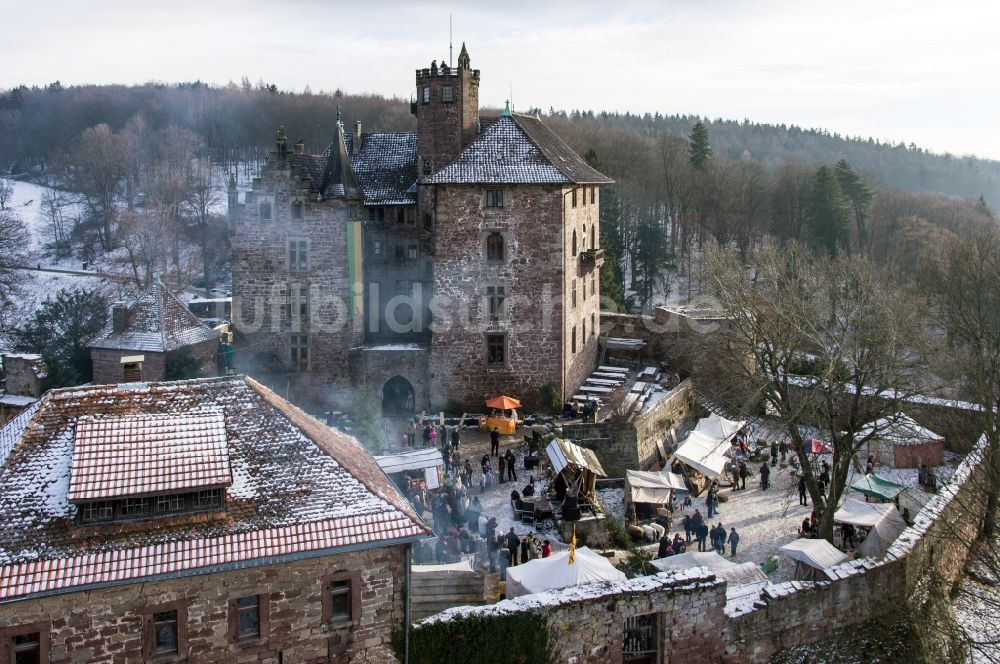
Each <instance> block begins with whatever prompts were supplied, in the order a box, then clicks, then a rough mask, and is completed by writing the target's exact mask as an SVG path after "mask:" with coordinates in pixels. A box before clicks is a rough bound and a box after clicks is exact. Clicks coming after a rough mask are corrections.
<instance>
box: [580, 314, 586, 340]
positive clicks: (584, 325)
mask: <svg viewBox="0 0 1000 664" xmlns="http://www.w3.org/2000/svg"><path fill="white" fill-rule="evenodd" d="M580 344H581V345H584V346H585V345H586V344H587V321H586V320H584V321H583V334H581V335H580Z"/></svg>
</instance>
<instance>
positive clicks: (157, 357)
mask: <svg viewBox="0 0 1000 664" xmlns="http://www.w3.org/2000/svg"><path fill="white" fill-rule="evenodd" d="M212 343H214V344H215V346H216V347H218V345H219V344H218V342H215V341H213V342H212ZM129 355H142V356H143V361H142V380H143V381H156V380H163V375H164V373H165V372H166V368H167V355H166V353H147V352H138V351H134V350H112V349H109V348H91V349H90V362H91V365H92V366H93V370H94V378H93V382H94V383H95V384H97V385H113V384H117V383H120V382H122V380H123V378H124V373H125V365H123V364H122V362H121V360H122V358H123V357H126V356H129ZM212 369H213V371H214V369H215V367H214V366H213V367H212Z"/></svg>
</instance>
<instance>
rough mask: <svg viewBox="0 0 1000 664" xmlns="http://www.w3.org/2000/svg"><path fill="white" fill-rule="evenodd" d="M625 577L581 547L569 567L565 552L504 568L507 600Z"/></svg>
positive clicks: (601, 557) (567, 555) (606, 561)
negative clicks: (505, 571)
mask: <svg viewBox="0 0 1000 664" xmlns="http://www.w3.org/2000/svg"><path fill="white" fill-rule="evenodd" d="M627 579H628V577H626V576H625V574H624V573H623V572H621V571H620V570H617V569H615V567H614V565H612V564H611V562H610V561H608V559H607V558H605V557H604V556H602V555H600V554H598V553H594V552H593V551H591V550H590V549H589V548H588V547H585V546H582V547H579V548H578V549H577V550H576V556H575V558H574V562H573V564H572V565H570V564H569V551H560V552H559V553H553V554H552V555H551V556H549V557H548V558H537V559H535V560H532V561H531V562H528V563H525V564H523V565H517V566H516V567H508V568H507V598H508V599H513V598H514V597H520V596H521V595H530V594H533V593H540V592H544V591H546V590H561V589H562V588H569V587H570V586H579V585H583V584H585V583H594V582H595V581H608V582H615V581H626V580H627Z"/></svg>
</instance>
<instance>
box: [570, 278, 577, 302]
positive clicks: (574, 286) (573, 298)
mask: <svg viewBox="0 0 1000 664" xmlns="http://www.w3.org/2000/svg"><path fill="white" fill-rule="evenodd" d="M571 294H572V300H571V302H572V305H573V308H574V309H575V308H576V279H574V280H573V289H572V291H571Z"/></svg>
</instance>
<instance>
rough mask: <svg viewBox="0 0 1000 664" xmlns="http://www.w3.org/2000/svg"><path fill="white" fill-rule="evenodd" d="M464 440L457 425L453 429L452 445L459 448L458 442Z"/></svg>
mask: <svg viewBox="0 0 1000 664" xmlns="http://www.w3.org/2000/svg"><path fill="white" fill-rule="evenodd" d="M461 441H462V436H461V434H459V433H458V427H457V426H456V427H455V428H454V429H452V430H451V446H452V447H453V448H454V449H456V450H457V449H458V444H459V443H460V442H461Z"/></svg>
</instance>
